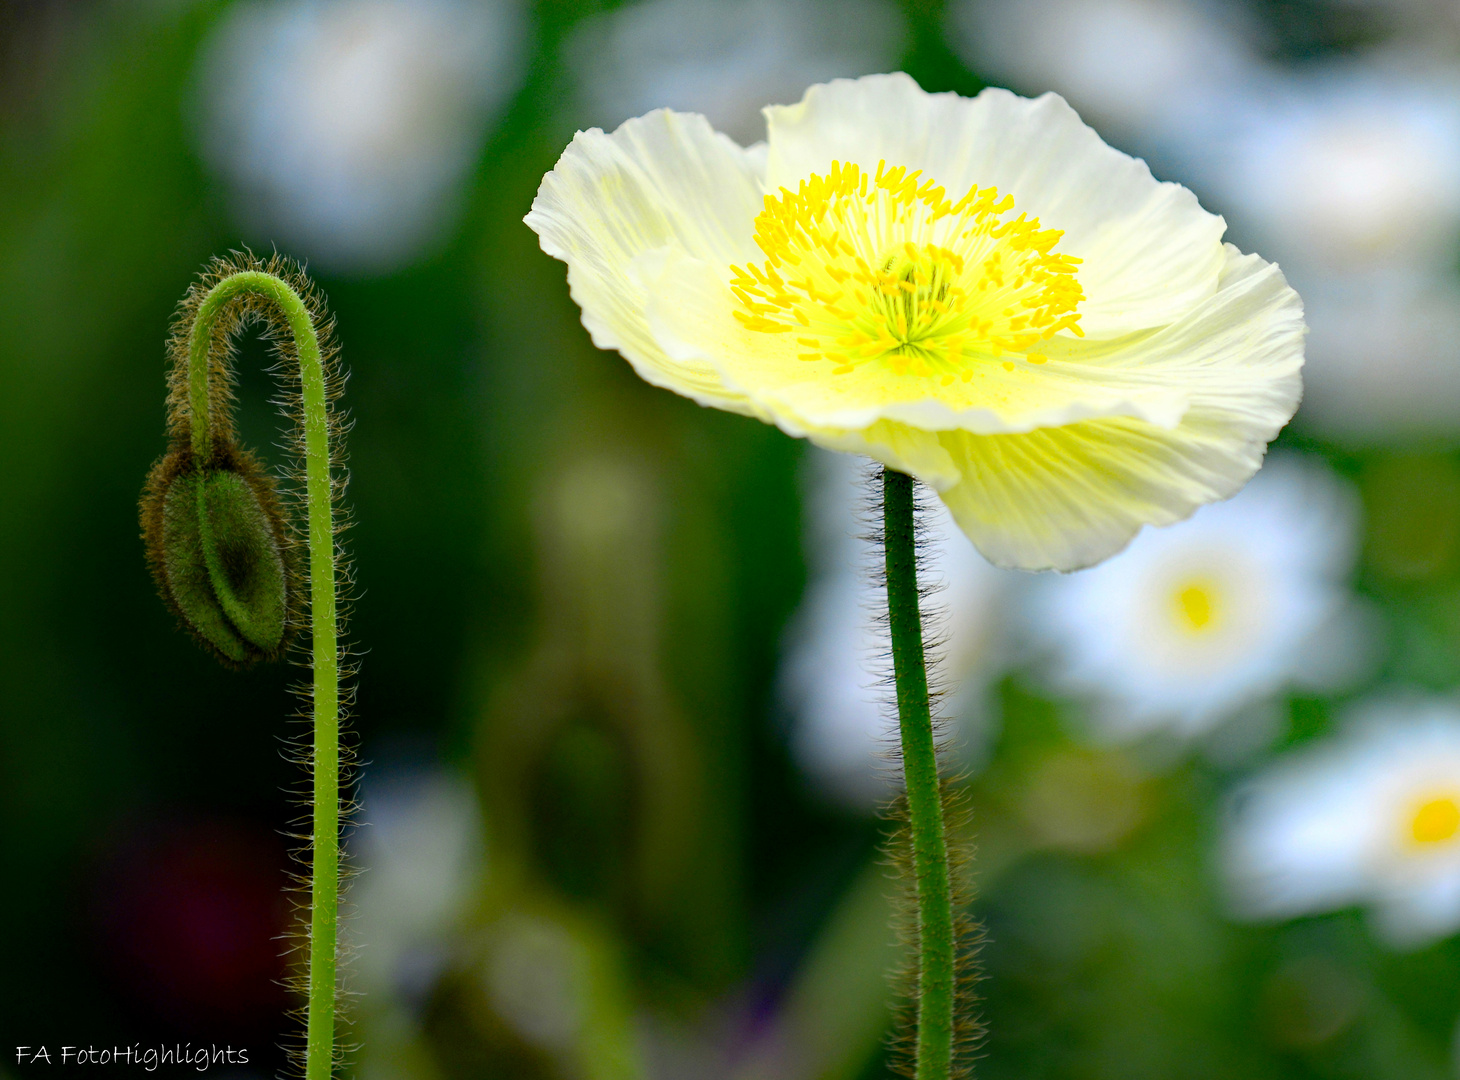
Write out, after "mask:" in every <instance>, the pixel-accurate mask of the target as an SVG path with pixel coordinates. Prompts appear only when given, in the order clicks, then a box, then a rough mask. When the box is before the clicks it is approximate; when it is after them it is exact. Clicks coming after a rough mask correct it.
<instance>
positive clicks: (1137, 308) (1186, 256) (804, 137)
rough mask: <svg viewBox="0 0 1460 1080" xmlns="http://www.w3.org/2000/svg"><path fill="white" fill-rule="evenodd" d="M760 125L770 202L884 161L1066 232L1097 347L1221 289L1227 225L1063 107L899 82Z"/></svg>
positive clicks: (865, 86)
mask: <svg viewBox="0 0 1460 1080" xmlns="http://www.w3.org/2000/svg"><path fill="white" fill-rule="evenodd" d="M766 119H767V123H768V125H769V132H770V139H769V141H770V154H769V160H768V174H767V185H768V187H769V189H770V190H772V191H774V190H776V189H777V188H779V187H781V186H785V187H788V188H791V189H793V190H794V189H795V187H796V185H797V183H799V181H800V180H801V179H802V178H803V177H805V176H807V175H809V174H811V173H813V172H815V173H825V172H826V170H827V168H828V166H829V165H830V164H831V162H832V161H833V160H837V161H843V162H854V163H856V164H857V165H859V166H861V167H862V168H863V169H867V170H873V171H875V169H876V168H877V163H878V161H879V160H886V162H887V163H888V164H889V165H904V166H906V167H907V168H908V169H909V171H911V170H914V169H921V170H923V173H924V175H925V176H929V177H932V178H934V179H936V180H937V182H938V183H940V184H942V185H943V186H944V187H945V188H947V190H948V191H949V193H950V194H953V195H954V196H955V197H956V196H957V195H958V194H961V193H962V192H964V191H966V190H967V189H968V188H969V187H970V186H972V185H974V184H977V185H979V186H981V187H987V186H989V185H994V186H997V187H998V189H999V190H1000V191H1001V192H1004V193H1007V194H1010V195H1012V196H1013V197H1014V202H1015V210H1016V211H1019V212H1024V213H1028V214H1029V215H1030V216H1031V217H1038V218H1039V219H1040V221H1041V222H1042V223H1043V224H1044V225H1045V227H1047V228H1055V229H1061V230H1063V231H1064V234H1065V235H1064V237H1063V239H1061V241H1060V243H1059V246H1058V248H1057V250H1058V251H1061V252H1064V253H1065V254H1069V255H1074V256H1076V257H1078V258H1081V259H1084V260H1085V261H1084V264H1083V265H1082V266H1081V268H1080V275H1079V276H1080V283H1081V285H1082V286H1083V287H1084V290H1085V295H1086V297H1087V299H1086V300H1085V301H1084V302H1083V303H1082V304H1081V305H1080V308H1079V310H1080V312H1081V315H1082V318H1081V324H1080V325H1081V327H1082V328H1083V329H1084V331H1085V333H1086V334H1087V335H1088V336H1090V337H1092V338H1094V337H1112V336H1117V335H1121V334H1127V333H1130V332H1131V331H1134V330H1139V329H1143V328H1147V327H1154V326H1163V325H1165V324H1167V323H1169V322H1171V321H1172V320H1173V319H1175V318H1177V317H1178V316H1179V315H1181V314H1182V313H1183V312H1184V311H1186V310H1188V309H1189V308H1190V307H1191V306H1192V305H1193V304H1196V303H1198V302H1200V301H1201V300H1204V299H1206V298H1207V297H1208V296H1210V295H1211V294H1212V293H1213V292H1214V291H1215V289H1216V284H1217V278H1218V276H1219V274H1220V273H1221V270H1222V265H1223V261H1224V260H1223V255H1222V245H1221V238H1222V234H1223V233H1224V232H1225V231H1226V222H1224V221H1223V220H1222V219H1221V218H1220V217H1217V216H1216V215H1214V214H1209V213H1207V212H1206V211H1205V210H1203V209H1202V208H1201V206H1200V205H1199V204H1198V203H1197V200H1196V196H1195V195H1193V194H1192V193H1191V192H1190V191H1188V190H1186V189H1185V188H1183V187H1181V186H1179V185H1177V184H1171V183H1158V182H1157V181H1156V180H1155V179H1154V178H1153V177H1152V176H1151V172H1150V170H1149V169H1148V168H1147V167H1146V164H1145V162H1143V161H1140V160H1138V159H1136V158H1132V157H1130V156H1128V155H1126V154H1122V153H1121V152H1120V151H1118V150H1115V149H1113V148H1112V147H1110V146H1107V145H1106V144H1105V143H1104V142H1102V141H1101V139H1100V136H1099V135H1097V134H1096V133H1095V132H1094V131H1093V130H1092V129H1091V128H1090V127H1089V126H1087V125H1086V124H1085V123H1084V122H1083V121H1081V120H1080V118H1079V116H1077V115H1076V114H1075V111H1074V110H1073V109H1071V108H1070V107H1069V105H1067V104H1066V103H1065V101H1064V99H1063V98H1061V97H1059V96H1058V95H1056V94H1045V95H1043V96H1042V97H1039V98H1035V99H1033V100H1031V99H1028V98H1021V97H1018V96H1016V95H1014V94H1011V93H1009V92H1008V91H1007V90H998V89H988V90H985V91H983V93H981V94H979V95H978V96H977V97H976V98H963V97H959V96H958V95H956V94H926V93H924V92H923V91H922V90H921V89H920V88H919V87H918V85H917V83H915V82H914V81H913V80H912V79H911V78H909V77H908V76H906V75H903V74H901V73H898V74H893V75H869V76H867V77H866V78H862V79H856V80H848V79H838V80H836V81H834V82H830V83H825V84H822V85H819V86H813V87H812V88H811V89H810V90H808V91H807V92H806V97H805V98H804V99H803V100H802V101H801V102H800V103H799V104H797V105H786V106H776V107H772V108H769V109H767V110H766Z"/></svg>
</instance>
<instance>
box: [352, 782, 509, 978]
mask: <svg viewBox="0 0 1460 1080" xmlns="http://www.w3.org/2000/svg"><path fill="white" fill-rule="evenodd" d="M362 788H363V791H362V799H361V802H362V808H361V812H360V821H361V822H362V823H363V824H362V827H361V828H360V829H359V831H358V832H357V833H356V834H355V840H354V842H353V843H352V844H351V845H350V855H351V861H352V862H354V863H355V864H356V865H358V866H359V867H360V869H361V874H360V876H359V878H358V879H357V880H356V881H355V882H354V883H353V884H352V885H351V887H350V890H349V892H348V894H347V899H348V900H349V901H350V906H351V908H352V909H353V911H352V915H351V918H350V919H349V921H348V923H347V926H348V929H349V933H350V937H351V938H352V939H353V940H354V941H355V942H358V943H359V956H358V957H357V958H356V960H355V961H354V962H353V963H352V964H351V970H352V972H353V973H354V977H355V978H356V979H358V980H359V981H360V982H361V983H362V987H361V988H362V989H364V990H366V991H367V992H369V993H372V994H376V995H380V996H382V997H384V998H404V999H406V1000H407V1001H409V999H410V998H412V997H413V996H414V995H415V994H417V993H418V992H421V991H423V990H425V989H426V988H427V987H429V986H430V984H431V980H432V979H433V978H434V976H435V975H436V973H437V969H438V967H439V965H440V964H441V963H442V962H443V961H444V960H445V959H446V957H445V955H444V952H443V948H444V945H445V941H446V938H447V936H448V935H449V933H450V932H451V930H452V929H453V928H454V927H455V925H456V923H457V921H458V920H459V919H460V918H461V917H462V915H463V914H464V911H465V907H466V905H467V904H468V902H469V901H470V899H471V897H472V895H473V890H474V889H475V887H476V886H477V885H478V884H479V879H480V876H481V874H482V872H483V871H482V840H481V835H480V813H479V811H478V808H477V802H476V796H475V794H474V793H473V792H472V789H471V787H470V785H469V784H468V783H467V782H466V781H465V780H464V779H462V778H461V777H458V776H453V775H451V774H448V773H443V772H440V771H437V770H433V769H413V768H407V767H394V768H390V767H387V768H382V769H379V770H367V772H366V774H365V778H364V782H363V785H362Z"/></svg>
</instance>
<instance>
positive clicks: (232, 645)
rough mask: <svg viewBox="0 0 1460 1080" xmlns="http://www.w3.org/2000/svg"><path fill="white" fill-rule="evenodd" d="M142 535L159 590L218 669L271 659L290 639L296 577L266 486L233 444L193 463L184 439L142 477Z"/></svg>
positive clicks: (269, 481)
mask: <svg viewBox="0 0 1460 1080" xmlns="http://www.w3.org/2000/svg"><path fill="white" fill-rule="evenodd" d="M141 510H142V535H143V538H144V539H145V541H146V545H147V562H148V564H149V566H150V567H151V569H152V576H153V578H154V579H155V580H156V582H157V588H158V591H159V592H160V593H161V594H162V598H163V600H164V601H166V603H167V605H168V607H170V608H172V610H173V612H174V613H175V614H176V615H177V617H178V619H179V621H180V622H181V623H182V624H183V625H184V626H185V627H187V629H188V630H189V631H190V632H191V633H192V635H193V636H194V637H195V638H196V639H197V640H198V642H199V643H200V644H202V645H203V646H204V647H206V648H207V649H209V650H210V651H212V652H213V653H214V654H215V655H217V656H218V658H219V659H220V660H222V661H223V662H224V663H225V664H229V665H232V666H239V667H243V666H247V665H249V664H252V663H254V662H256V661H258V660H273V659H277V658H278V657H279V656H280V655H281V654H282V653H283V651H284V649H285V648H286V647H287V646H288V644H289V641H290V639H291V638H292V637H293V631H294V628H295V626H296V620H294V619H292V618H291V617H290V616H291V612H292V611H293V610H294V609H295V608H296V606H297V601H298V596H297V591H298V590H297V586H296V584H295V583H296V581H297V578H298V575H297V573H296V568H295V565H294V561H295V560H294V552H293V545H292V544H291V543H290V533H289V529H288V526H287V523H286V522H285V520H284V516H283V512H282V509H281V507H280V505H279V500H278V497H277V495H276V494H275V489H274V482H273V478H272V477H271V476H269V475H268V474H267V473H266V472H265V471H264V470H263V469H262V468H261V467H260V466H259V464H258V461H257V460H256V459H255V458H254V456H253V455H252V454H250V453H249V452H248V451H246V450H243V449H241V448H239V447H238V446H236V445H235V444H234V443H233V442H232V441H231V440H230V441H228V442H226V443H220V444H217V445H215V446H214V448H213V452H212V453H211V454H210V460H209V461H208V462H207V463H206V464H200V463H199V462H198V460H197V458H196V457H195V456H194V454H193V451H192V447H191V446H190V445H189V444H188V442H187V441H185V440H174V443H173V446H172V447H171V449H170V450H169V451H168V453H167V454H166V456H164V457H163V458H162V459H161V460H160V461H158V462H157V464H156V465H154V466H153V467H152V472H151V473H150V474H149V475H148V477H147V486H146V489H145V491H144V492H143V496H142V507H141Z"/></svg>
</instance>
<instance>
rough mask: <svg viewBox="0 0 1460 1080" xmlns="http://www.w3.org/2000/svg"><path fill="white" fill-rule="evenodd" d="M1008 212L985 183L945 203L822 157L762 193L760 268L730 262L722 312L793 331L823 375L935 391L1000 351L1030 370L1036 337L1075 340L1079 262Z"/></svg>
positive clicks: (1051, 237) (930, 186)
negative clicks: (1065, 333) (798, 177)
mask: <svg viewBox="0 0 1460 1080" xmlns="http://www.w3.org/2000/svg"><path fill="white" fill-rule="evenodd" d="M1013 210H1014V199H1013V196H1010V195H1004V196H1002V197H1001V196H1000V195H999V192H998V190H997V189H996V188H992V187H986V188H981V187H978V186H976V185H975V186H974V187H972V188H970V189H969V190H968V192H967V193H966V194H965V195H964V196H963V197H962V198H960V199H959V200H958V201H957V202H953V201H951V200H950V199H949V198H948V196H947V193H946V192H945V191H944V189H943V188H942V187H940V186H938V184H937V183H936V182H935V181H934V180H931V179H925V178H923V177H922V173H921V171H918V172H912V173H909V172H908V171H907V170H906V168H904V167H903V166H900V165H899V166H895V167H893V168H890V169H889V168H887V166H886V162H883V163H881V164H879V165H878V167H877V173H876V175H875V176H869V175H867V174H866V173H865V172H863V171H862V170H861V169H860V168H859V167H858V166H856V165H843V164H842V163H840V162H837V161H833V162H832V164H831V169H830V171H829V172H828V173H827V175H825V176H822V175H820V174H816V173H813V174H812V175H811V176H810V177H808V178H807V179H805V180H803V181H801V184H800V186H799V188H798V190H797V191H795V192H792V191H789V190H788V189H786V188H781V191H780V195H779V196H776V195H767V196H766V197H765V208H764V209H763V210H762V211H761V212H760V213H759V214H758V215H757V216H756V219H755V242H756V244H757V246H759V248H760V249H761V251H763V252H764V253H765V256H766V261H765V263H764V264H763V265H761V266H757V265H755V264H754V263H747V264H746V265H745V266H744V267H740V266H731V268H730V269H731V272H732V278H731V283H730V285H731V291H732V292H733V293H734V295H735V298H736V301H737V305H738V306H737V308H736V310H735V311H734V316H735V318H736V319H738V320H739V321H740V322H741V323H742V324H743V325H744V326H745V327H746V328H747V329H749V330H753V331H758V332H760V333H766V334H787V333H794V334H795V335H796V336H795V342H796V344H797V345H798V346H800V349H801V351H799V352H798V353H797V355H798V356H799V357H800V358H801V359H802V360H805V361H808V362H814V363H826V364H829V365H831V371H832V374H846V373H848V372H850V371H852V370H853V369H855V368H856V367H857V366H858V365H860V364H865V363H880V364H885V365H886V366H887V367H888V368H889V369H890V370H892V371H893V372H895V373H896V374H898V375H906V374H910V375H914V376H919V377H924V378H934V379H936V380H937V381H939V382H941V383H942V384H943V385H945V386H946V385H951V384H952V383H953V382H954V381H955V380H956V379H961V380H963V381H965V382H966V381H968V380H969V379H971V378H972V377H973V374H974V371H975V368H976V366H977V365H978V364H981V363H987V362H990V361H995V360H1000V358H1003V357H1005V356H1009V357H1013V358H1018V359H1022V360H1024V361H1026V362H1028V363H1031V364H1042V363H1044V362H1045V356H1044V355H1043V354H1041V353H1040V352H1038V351H1037V349H1036V347H1037V346H1038V345H1039V343H1040V342H1042V341H1046V340H1048V339H1049V338H1051V337H1053V336H1054V335H1055V334H1057V333H1059V332H1060V331H1061V330H1069V331H1070V332H1071V333H1074V334H1076V335H1079V336H1083V334H1082V332H1081V330H1080V326H1079V322H1080V316H1079V314H1078V312H1077V311H1076V310H1075V309H1076V307H1077V305H1078V304H1079V303H1080V301H1081V300H1083V299H1084V292H1083V291H1082V289H1081V287H1080V283H1079V281H1077V280H1076V272H1077V270H1078V267H1079V264H1080V260H1079V259H1077V258H1074V257H1073V256H1070V255H1064V254H1056V253H1055V252H1054V251H1053V248H1054V246H1055V245H1056V244H1057V243H1058V242H1059V240H1060V237H1061V236H1062V235H1063V234H1062V233H1061V232H1060V231H1059V230H1057V229H1045V228H1042V227H1041V225H1040V223H1039V219H1037V218H1033V219H1030V218H1026V216H1025V215H1024V214H1020V215H1018V216H1017V217H1014V216H1012V215H1013ZM1001 362H1002V363H1003V365H1004V366H1005V368H1009V367H1012V363H1013V361H1012V359H1003V360H1001Z"/></svg>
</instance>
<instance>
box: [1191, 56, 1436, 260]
mask: <svg viewBox="0 0 1460 1080" xmlns="http://www.w3.org/2000/svg"><path fill="white" fill-rule="evenodd" d="M1408 59H1409V61H1412V62H1403V61H1402V59H1401V58H1395V59H1393V60H1391V61H1390V62H1389V63H1387V64H1383V65H1380V64H1369V65H1363V66H1360V65H1355V64H1349V65H1343V66H1328V67H1321V68H1316V69H1313V70H1310V71H1307V72H1305V73H1304V74H1303V75H1301V76H1295V75H1289V76H1285V77H1282V78H1278V77H1270V78H1266V79H1263V80H1259V81H1252V82H1248V83H1245V84H1243V83H1236V84H1229V85H1228V86H1227V87H1225V88H1224V92H1223V93H1221V94H1219V95H1214V96H1213V97H1212V98H1211V99H1210V100H1209V101H1208V103H1207V105H1206V108H1205V109H1204V110H1202V111H1195V112H1192V113H1189V114H1188V115H1187V117H1186V122H1185V123H1184V124H1183V125H1182V126H1181V127H1180V128H1179V129H1173V130H1172V131H1171V132H1168V133H1167V135H1168V138H1167V141H1168V142H1171V143H1184V144H1185V145H1184V146H1182V147H1180V148H1179V149H1180V151H1181V152H1182V153H1183V155H1184V163H1185V168H1186V169H1187V170H1188V175H1192V176H1193V178H1194V179H1197V180H1199V181H1200V182H1201V183H1202V184H1203V185H1204V186H1205V187H1206V188H1207V189H1208V190H1210V191H1211V192H1212V193H1213V195H1214V196H1215V197H1216V198H1217V199H1218V200H1219V201H1220V202H1221V203H1222V204H1223V205H1224V206H1226V207H1227V208H1228V209H1229V210H1230V211H1231V212H1232V214H1233V216H1234V218H1235V219H1236V220H1238V221H1240V222H1241V224H1242V227H1243V229H1244V230H1245V231H1248V232H1250V233H1251V234H1253V235H1254V236H1258V237H1260V238H1261V240H1262V243H1263V244H1264V249H1265V250H1266V249H1268V248H1270V249H1271V250H1272V252H1273V254H1274V255H1275V256H1276V257H1277V258H1279V259H1281V260H1282V261H1283V263H1284V265H1285V266H1286V267H1288V268H1289V269H1290V270H1291V271H1292V272H1294V273H1301V274H1303V275H1305V276H1312V275H1315V274H1318V273H1344V272H1350V271H1356V270H1357V271H1368V270H1371V269H1374V268H1376V267H1386V266H1402V267H1430V268H1435V269H1445V270H1449V269H1450V268H1451V266H1452V264H1453V262H1454V259H1455V255H1456V251H1457V248H1460V76H1457V74H1456V72H1455V71H1454V70H1453V69H1450V68H1435V67H1433V66H1431V67H1430V68H1429V70H1428V71H1426V70H1425V69H1424V68H1423V67H1419V66H1418V63H1417V61H1415V60H1414V58H1413V57H1410V58H1408Z"/></svg>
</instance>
